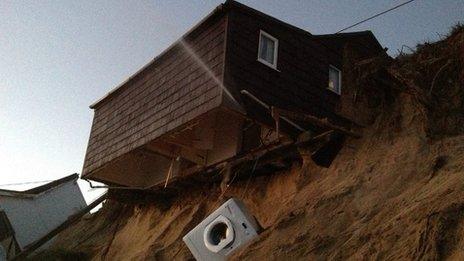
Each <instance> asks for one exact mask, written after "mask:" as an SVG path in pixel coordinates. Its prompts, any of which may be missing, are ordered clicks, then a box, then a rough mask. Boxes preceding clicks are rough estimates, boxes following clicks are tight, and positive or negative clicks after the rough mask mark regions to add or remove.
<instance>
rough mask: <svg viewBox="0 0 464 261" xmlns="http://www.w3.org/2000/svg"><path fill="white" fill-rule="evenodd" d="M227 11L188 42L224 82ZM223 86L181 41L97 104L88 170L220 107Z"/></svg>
mask: <svg viewBox="0 0 464 261" xmlns="http://www.w3.org/2000/svg"><path fill="white" fill-rule="evenodd" d="M226 17H227V16H225V15H222V14H216V15H215V16H213V17H212V18H209V19H207V21H205V22H203V23H202V24H201V25H200V26H199V27H198V28H197V29H195V30H194V31H193V32H191V33H189V35H188V36H187V37H186V41H187V42H188V43H189V45H190V46H191V47H192V49H193V50H194V51H195V52H196V53H197V54H198V56H199V57H200V58H201V59H202V60H203V61H204V63H205V64H206V66H207V67H209V68H211V70H212V71H213V73H214V75H216V76H217V77H218V78H219V80H220V81H222V75H223V63H224V47H225V28H226V19H227V18H226ZM221 100H222V89H221V88H220V87H219V86H218V84H217V82H216V81H214V80H213V79H212V78H211V77H210V75H209V74H208V73H206V71H205V70H204V69H203V68H202V67H201V66H200V65H199V64H198V62H197V61H195V59H194V58H192V56H191V55H189V53H188V52H187V51H186V49H185V48H183V47H182V46H181V45H180V44H178V45H175V46H174V47H173V48H171V49H169V50H168V51H167V52H165V53H164V54H163V55H161V56H160V57H157V58H156V59H155V60H154V61H153V62H152V63H151V64H150V65H149V66H148V67H147V68H145V69H144V70H142V71H141V72H140V73H138V74H136V75H135V76H133V78H132V79H131V80H129V81H128V82H127V83H125V84H124V85H123V86H121V87H120V88H118V89H117V91H116V92H114V93H112V94H111V95H109V96H108V97H106V98H105V99H104V100H103V101H102V102H99V103H98V104H97V105H96V107H95V108H94V109H95V115H94V120H93V124H92V129H91V133H90V138H89V143H88V148H87V153H86V157H85V162H84V169H83V174H84V175H86V174H89V173H91V172H92V171H94V170H96V169H97V168H99V167H101V166H103V165H105V164H106V163H108V162H110V161H111V160H113V159H115V158H117V157H119V156H121V155H123V154H125V153H127V152H129V151H131V150H133V149H135V148H137V147H139V146H141V145H143V144H145V143H147V142H149V141H151V140H153V139H155V138H157V137H159V136H160V135H162V134H164V133H166V132H167V131H169V130H172V129H174V128H176V127H178V126H180V125H182V124H184V123H186V122H188V121H189V120H192V119H193V118H195V117H197V116H199V115H201V114H203V113H205V112H207V111H209V110H211V109H213V108H215V107H218V106H219V105H220V103H221Z"/></svg>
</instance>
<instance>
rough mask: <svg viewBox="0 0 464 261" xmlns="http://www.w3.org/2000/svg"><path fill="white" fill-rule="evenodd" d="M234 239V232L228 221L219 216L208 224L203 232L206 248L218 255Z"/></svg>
mask: <svg viewBox="0 0 464 261" xmlns="http://www.w3.org/2000/svg"><path fill="white" fill-rule="evenodd" d="M234 239H235V231H234V227H233V225H232V222H230V220H229V219H228V218H226V217H224V216H222V215H219V216H218V217H217V218H215V219H214V220H213V221H212V222H211V223H209V224H208V225H207V226H206V227H205V230H204V232H203V241H204V243H205V246H206V248H208V250H210V251H211V252H213V253H218V252H219V251H221V250H222V249H224V248H225V247H227V246H228V245H230V244H231V243H232V242H233V241H234Z"/></svg>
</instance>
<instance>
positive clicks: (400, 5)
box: [335, 0, 415, 34]
mask: <svg viewBox="0 0 464 261" xmlns="http://www.w3.org/2000/svg"><path fill="white" fill-rule="evenodd" d="M414 1H415V0H409V1H406V2H404V3H402V4H399V5H396V6H394V7H392V8H390V9H387V10H385V11H383V12H380V13H378V14H375V15H373V16H371V17H369V18H366V19H364V20H362V21H359V22H357V23H355V24H353V25H350V26H348V27H345V28H343V29H341V30H340V31H338V32H336V33H335V34H338V33H341V32H343V31H346V30H348V29H351V28H353V27H355V26H358V25H360V24H362V23H364V22H367V21H369V20H372V19H374V18H376V17H379V16H381V15H383V14H386V13H388V12H390V11H393V10H395V9H398V8H400V7H402V6H403V5H406V4H409V3H411V2H414Z"/></svg>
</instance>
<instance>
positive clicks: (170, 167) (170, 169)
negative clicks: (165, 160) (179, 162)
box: [164, 158, 176, 188]
mask: <svg viewBox="0 0 464 261" xmlns="http://www.w3.org/2000/svg"><path fill="white" fill-rule="evenodd" d="M175 160H176V158H172V160H171V165H169V170H168V174H167V175H166V182H164V188H166V187H167V186H168V182H169V179H170V178H171V175H172V169H173V167H174V161H175Z"/></svg>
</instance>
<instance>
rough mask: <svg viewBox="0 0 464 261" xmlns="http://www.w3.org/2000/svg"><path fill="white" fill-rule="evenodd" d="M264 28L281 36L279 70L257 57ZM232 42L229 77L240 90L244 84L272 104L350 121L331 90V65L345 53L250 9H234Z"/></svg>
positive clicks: (229, 44) (228, 83)
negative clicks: (340, 108) (329, 73)
mask: <svg viewBox="0 0 464 261" xmlns="http://www.w3.org/2000/svg"><path fill="white" fill-rule="evenodd" d="M260 30H263V31H265V32H267V33H269V34H270V35H272V36H273V37H275V38H277V39H278V40H279V42H278V60H277V70H275V69H273V68H270V67H268V66H266V65H264V64H262V63H261V62H259V61H257V54H258V44H259V34H260ZM227 41H228V42H227V53H226V68H225V76H224V77H225V84H226V86H229V87H231V88H233V89H234V91H233V92H234V93H238V92H239V91H240V90H243V89H244V90H247V91H249V92H251V93H252V94H253V95H255V96H256V97H258V98H259V99H261V100H263V101H264V102H266V103H268V104H270V105H274V106H278V107H281V108H285V109H289V110H295V111H304V112H307V113H311V114H313V115H315V116H317V117H322V118H325V117H328V118H331V119H334V120H336V121H339V122H340V123H343V124H346V123H347V122H348V121H347V120H346V119H344V118H342V117H340V116H339V115H337V114H336V113H334V111H335V108H336V107H337V106H338V105H339V101H340V97H339V96H338V95H337V94H335V93H333V92H331V91H330V90H328V89H327V86H328V70H329V64H332V65H335V66H337V67H339V68H341V66H342V64H341V62H342V57H341V54H342V52H337V51H336V50H333V49H331V48H327V46H325V45H324V43H322V42H320V41H319V40H318V39H316V38H315V37H313V36H312V35H311V34H310V33H307V32H303V31H302V30H299V29H296V28H292V27H291V26H288V25H285V24H283V23H282V22H280V21H277V20H276V19H273V18H270V17H267V16H266V15H256V14H255V13H254V11H253V10H251V11H250V10H247V9H246V8H233V9H232V10H231V11H230V13H229V26H228V36H227ZM244 99H246V98H244V96H242V100H244ZM245 102H246V101H245ZM253 110H254V109H253ZM257 117H260V116H257Z"/></svg>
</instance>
